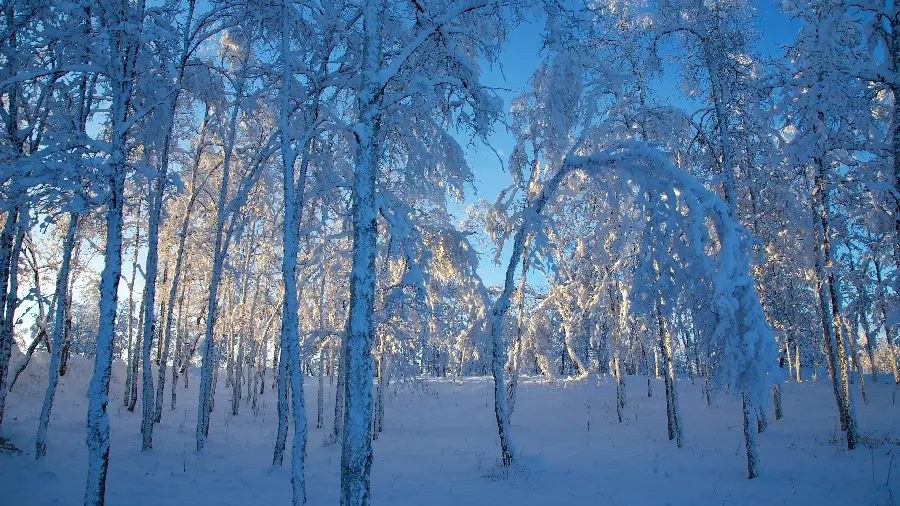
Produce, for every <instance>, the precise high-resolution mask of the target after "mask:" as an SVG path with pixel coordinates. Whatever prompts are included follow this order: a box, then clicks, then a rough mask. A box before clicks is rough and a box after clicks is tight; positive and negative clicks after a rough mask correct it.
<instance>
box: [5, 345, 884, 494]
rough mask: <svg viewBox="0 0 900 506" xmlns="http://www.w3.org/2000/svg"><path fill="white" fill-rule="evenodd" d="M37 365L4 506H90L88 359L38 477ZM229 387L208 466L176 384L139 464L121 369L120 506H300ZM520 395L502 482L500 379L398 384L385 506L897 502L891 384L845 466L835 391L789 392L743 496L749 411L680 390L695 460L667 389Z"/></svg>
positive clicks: (10, 409) (41, 360) (581, 385)
mask: <svg viewBox="0 0 900 506" xmlns="http://www.w3.org/2000/svg"><path fill="white" fill-rule="evenodd" d="M18 358H19V357H18V355H16V356H15V357H14V358H13V363H14V364H16V363H18ZM35 360H36V361H37V363H34V364H32V365H31V366H30V367H29V369H28V371H27V372H26V373H25V374H23V376H22V377H21V378H20V379H19V382H18V383H17V385H16V388H15V390H14V391H13V392H12V393H11V394H10V397H9V400H8V404H7V412H6V419H5V421H4V424H3V427H2V429H0V436H2V437H4V438H7V439H9V440H10V442H12V443H13V444H15V445H16V446H18V447H19V448H21V449H22V450H23V451H24V452H25V454H23V455H10V454H6V453H2V452H0V491H2V494H0V504H2V505H4V506H18V505H49V504H61V505H62V504H81V502H82V500H83V493H84V481H85V477H86V462H87V448H86V445H85V441H84V440H85V412H86V409H87V401H86V399H85V396H84V393H85V391H86V387H87V383H88V379H89V377H90V371H91V364H90V363H89V362H87V361H85V360H84V359H80V358H78V357H75V358H73V359H72V361H71V362H70V368H69V373H68V374H67V375H66V376H65V377H64V378H62V379H61V383H60V390H59V392H58V394H57V397H56V405H55V407H54V410H53V417H52V420H51V424H50V431H49V441H48V454H47V458H45V459H42V460H41V461H36V460H35V459H34V450H33V446H34V438H35V431H36V429H37V419H38V415H39V413H40V407H41V401H42V399H43V394H44V388H45V385H46V381H47V380H46V363H47V356H46V354H43V355H40V356H38V357H36V359H35ZM154 378H155V376H154ZM886 379H887V378H886ZM224 381H225V374H224V371H223V372H222V373H220V374H219V385H218V388H217V390H216V407H215V411H214V412H213V414H212V426H211V428H210V435H209V440H208V441H207V446H206V449H205V450H204V452H203V453H202V454H199V455H198V454H197V453H196V452H195V451H194V449H193V448H194V444H195V443H194V429H195V426H196V404H197V385H198V383H199V381H197V378H191V385H190V388H189V389H188V390H186V391H185V390H184V389H183V386H182V385H179V387H178V388H179V392H178V396H179V400H178V407H177V409H176V410H175V411H174V412H173V411H170V410H169V409H168V406H169V403H168V398H169V392H168V385H167V392H166V399H167V400H166V404H165V405H166V408H165V411H164V412H163V418H162V423H161V424H160V425H159V426H158V428H157V429H156V430H155V432H154V448H153V450H151V451H146V452H142V451H141V449H140V423H141V420H140V413H139V412H135V413H130V412H128V411H127V410H126V409H125V408H124V407H122V395H123V390H124V383H123V382H124V368H123V365H122V364H121V363H116V364H115V365H114V368H113V384H112V388H111V401H110V406H109V412H110V415H111V425H112V433H111V445H112V448H111V456H110V468H109V477H108V481H107V504H109V505H111V506H112V505H141V504H154V505H194V504H198V505H199V504H210V505H232V504H233V505H250V504H254V505H255V504H263V505H278V504H289V503H290V490H291V486H290V472H289V468H288V467H287V466H288V465H289V463H288V461H287V459H285V464H286V467H284V468H274V469H273V468H272V466H271V459H272V444H273V441H274V437H275V430H276V419H275V399H274V396H273V394H272V391H271V390H267V392H266V395H265V398H264V402H263V404H262V408H261V409H260V413H259V414H258V415H254V414H253V412H252V410H251V409H250V407H249V406H246V405H244V406H242V407H241V413H240V415H239V416H236V417H233V416H231V414H230V409H229V408H230V402H229V396H230V392H231V389H229V388H226V387H225V385H224ZM267 383H269V384H271V376H270V377H269V378H268V379H267ZM854 387H855V386H854ZM520 388H521V390H520V393H519V396H518V400H517V405H516V412H515V414H514V416H513V419H512V430H513V437H514V441H515V443H516V445H517V449H518V453H519V458H518V461H517V463H516V464H515V465H514V466H513V467H512V468H510V469H503V468H500V467H499V466H498V461H499V445H498V443H497V431H496V425H495V423H494V418H493V417H494V414H493V410H492V406H493V404H492V402H493V401H492V397H491V395H492V390H491V381H490V378H467V379H465V380H464V381H463V382H462V383H461V384H457V383H454V382H452V381H443V380H425V381H420V382H418V381H417V382H408V383H406V384H397V385H393V386H392V388H391V393H390V395H389V396H388V398H387V404H386V424H385V430H384V432H383V433H382V434H381V435H380V437H379V438H378V440H377V441H376V442H375V444H374V445H375V462H374V464H373V471H372V482H373V483H372V494H373V495H372V502H373V504H378V505H424V504H428V505H430V506H437V505H453V506H459V505H495V504H509V505H516V506H527V505H576V504H577V505H581V504H604V505H610V504H613V505H614V504H634V505H668V504H671V505H706V504H710V505H721V504H726V505H739V504H745V505H762V504H766V505H769V504H790V505H792V506H796V505H805V504H809V505H828V504H834V505H887V504H896V503H900V399H897V402H896V403H895V402H894V396H895V395H896V393H897V391H896V389H895V388H894V386H893V385H889V386H888V385H883V384H881V385H868V388H869V397H870V398H869V404H868V405H866V404H863V403H862V402H861V400H860V399H859V398H858V396H857V399H856V401H857V404H856V413H857V417H858V419H859V425H860V428H861V433H862V434H863V435H864V443H865V445H864V447H861V448H859V449H857V450H855V451H852V452H848V451H846V449H845V448H844V446H843V442H842V441H840V439H839V434H840V430H839V427H838V421H837V418H836V409H835V407H834V398H833V396H832V391H831V389H830V386H829V384H827V383H825V382H819V383H818V384H812V383H803V384H799V385H798V384H795V383H791V384H788V385H787V386H786V388H785V389H784V411H785V416H784V418H783V419H781V420H777V421H776V420H775V419H774V415H773V413H771V412H770V413H769V419H770V420H769V421H770V425H769V429H768V430H767V431H766V432H765V433H764V434H761V435H760V436H759V437H758V443H759V452H760V459H761V462H762V475H761V476H760V477H759V478H758V479H755V480H752V481H751V480H747V479H746V460H745V458H744V454H743V440H742V432H741V431H742V428H741V423H740V422H741V418H740V408H739V404H738V403H737V402H736V401H735V400H734V399H732V398H731V397H729V396H727V395H724V394H723V395H720V396H719V397H718V399H717V400H716V401H715V402H714V405H713V406H712V407H708V406H706V404H705V401H704V399H703V398H702V394H701V388H700V386H699V383H698V385H697V386H692V385H691V383H690V381H688V380H687V379H683V380H680V381H679V384H678V388H679V389H680V390H679V397H680V401H681V414H682V417H683V426H684V432H685V438H686V443H685V446H684V448H681V449H678V448H676V447H675V444H674V442H671V441H668V439H667V437H666V425H665V401H664V397H663V395H662V392H663V386H662V383H661V382H655V383H654V385H653V388H654V396H653V397H652V398H648V397H647V384H646V379H645V378H643V377H629V378H628V405H627V408H626V410H625V413H626V418H625V420H624V421H623V422H622V423H619V422H618V421H617V419H616V415H615V404H614V400H615V385H614V383H613V382H612V381H610V380H608V379H605V378H597V377H596V376H591V377H589V378H586V379H582V380H577V381H574V380H573V381H556V382H554V383H552V384H548V383H544V382H543V381H541V380H539V379H535V378H525V379H524V381H523V382H522V383H521V386H520ZM333 392H334V389H333V387H329V386H328V383H327V382H326V404H325V407H326V419H325V427H324V428H322V429H316V428H315V406H316V397H315V394H316V380H315V378H309V379H308V380H307V383H306V402H307V407H308V411H309V420H310V431H309V446H308V452H309V455H308V459H307V477H308V480H309V481H308V485H307V487H308V491H309V492H308V493H309V496H308V503H309V504H310V505H313V506H315V505H326V504H338V486H339V479H340V478H339V476H340V474H339V473H340V470H339V465H340V447H339V445H334V444H327V439H328V438H327V435H328V434H329V432H330V427H331V424H332V419H331V418H332V414H333ZM897 397H900V395H898V396H897ZM139 410H140V402H138V411H139ZM288 448H290V446H288ZM892 468H893V471H892Z"/></svg>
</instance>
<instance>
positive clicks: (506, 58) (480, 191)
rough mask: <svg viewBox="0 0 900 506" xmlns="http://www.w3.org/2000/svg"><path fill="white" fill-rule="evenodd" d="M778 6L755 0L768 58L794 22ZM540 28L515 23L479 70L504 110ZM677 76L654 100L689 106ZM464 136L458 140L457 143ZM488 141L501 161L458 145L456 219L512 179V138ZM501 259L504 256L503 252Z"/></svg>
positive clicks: (662, 83) (529, 64)
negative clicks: (461, 188)
mask: <svg viewBox="0 0 900 506" xmlns="http://www.w3.org/2000/svg"><path fill="white" fill-rule="evenodd" d="M780 4H781V1H780V0H761V1H759V2H757V4H756V5H757V14H758V18H757V27H756V29H757V32H758V34H759V37H760V40H759V42H758V44H757V50H758V51H759V52H760V53H762V54H766V55H770V56H773V57H777V56H780V55H781V54H782V53H783V51H782V49H781V47H782V46H784V45H786V44H790V43H791V42H793V39H794V37H795V35H796V33H797V26H796V24H795V23H792V22H791V20H790V19H789V18H788V17H787V16H786V15H784V14H782V13H781V12H780ZM542 29H543V21H535V22H531V23H526V24H522V25H520V26H519V27H517V28H516V29H515V30H513V31H512V32H511V33H510V34H509V40H508V41H507V44H506V45H505V47H504V51H503V54H502V55H501V58H500V65H494V66H493V67H492V68H484V69H482V70H483V72H484V74H483V82H484V83H485V84H487V85H489V86H495V87H498V88H506V89H509V91H501V92H500V96H501V97H502V98H503V99H504V101H505V106H506V108H507V109H508V108H509V104H510V101H511V100H512V99H513V98H514V97H516V96H517V95H519V94H520V93H521V92H522V91H524V90H525V88H526V87H527V85H528V78H529V77H530V76H531V73H532V72H533V71H534V69H535V67H537V64H538V63H539V62H540V60H541V55H540V50H541V30H542ZM677 80H678V76H677V75H675V73H674V72H667V73H666V75H663V76H662V77H661V78H659V79H658V81H657V83H655V86H654V88H655V91H656V93H657V95H658V97H659V98H660V100H662V101H664V102H666V103H670V104H673V105H678V106H680V107H685V108H691V106H690V105H689V101H688V100H687V98H686V97H685V96H684V95H683V94H681V93H680V91H678V87H677ZM467 140H468V139H462V138H461V139H460V142H466V141H467ZM489 140H490V143H491V146H492V147H493V148H494V150H496V151H497V153H499V154H500V157H501V158H502V163H501V161H500V160H499V159H498V158H497V154H495V153H494V151H492V150H491V149H490V148H489V147H487V146H484V145H482V144H480V143H477V144H476V145H464V146H463V147H464V148H465V149H466V159H467V160H468V162H469V165H470V166H471V167H472V169H473V171H474V172H475V177H476V183H475V190H474V191H468V192H466V200H465V202H463V203H462V205H459V206H453V208H454V209H453V210H454V212H455V213H456V214H457V216H459V217H460V218H462V216H463V215H464V213H465V208H466V207H467V206H468V205H469V204H471V203H473V202H475V201H477V200H479V199H484V200H487V201H488V202H493V201H494V199H495V197H496V196H497V194H498V193H499V192H500V190H502V189H503V188H505V187H507V186H508V185H509V184H511V183H512V178H511V177H510V175H509V173H508V172H506V170H505V164H506V161H507V158H508V156H509V153H510V152H511V151H512V149H513V147H514V146H515V139H514V138H513V136H512V135H511V134H510V133H509V132H507V131H506V129H505V128H504V127H503V126H502V125H498V127H497V128H496V131H495V132H494V133H493V135H491V136H490V138H489ZM476 247H477V245H476ZM483 253H484V254H483V255H482V257H481V265H480V266H479V274H480V275H481V277H482V279H483V280H484V282H485V284H486V285H493V284H499V283H501V282H502V280H503V270H504V269H505V265H500V266H497V265H494V264H493V263H492V262H491V259H492V258H493V251H484V252H483ZM503 257H504V259H507V258H509V257H508V255H507V254H504V255H503Z"/></svg>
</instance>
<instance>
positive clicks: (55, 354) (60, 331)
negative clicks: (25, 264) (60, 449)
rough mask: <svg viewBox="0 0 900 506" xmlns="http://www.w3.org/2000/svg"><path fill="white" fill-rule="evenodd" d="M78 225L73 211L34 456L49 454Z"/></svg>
mask: <svg viewBox="0 0 900 506" xmlns="http://www.w3.org/2000/svg"><path fill="white" fill-rule="evenodd" d="M77 226H78V217H77V215H75V214H74V213H70V214H69V227H68V230H67V232H66V238H65V242H64V243H63V252H62V265H61V266H60V268H59V277H58V278H57V282H56V291H57V293H56V316H55V317H54V321H53V351H52V353H51V354H50V366H49V367H48V368H47V376H48V378H47V392H46V394H45V395H44V405H43V407H42V408H41V416H40V418H39V421H38V430H37V437H36V439H35V452H34V454H35V458H38V459H40V458H41V457H45V456H47V426H48V425H49V424H50V411H51V410H52V409H53V398H54V397H55V396H56V384H57V381H58V380H59V366H60V361H61V359H62V341H63V338H64V337H65V325H66V323H65V310H66V301H67V300H68V298H69V294H68V289H69V266H70V265H71V260H72V247H73V244H74V243H75V229H76V227H77Z"/></svg>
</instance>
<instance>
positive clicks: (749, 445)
mask: <svg viewBox="0 0 900 506" xmlns="http://www.w3.org/2000/svg"><path fill="white" fill-rule="evenodd" d="M741 405H742V406H743V410H742V411H743V415H744V446H745V448H746V450H747V475H748V477H749V478H750V479H751V480H752V479H753V478H756V477H757V476H759V471H758V468H759V462H758V458H757V456H756V435H755V434H753V430H751V429H750V419H751V417H752V416H753V408H752V406H751V405H750V403H749V402H748V401H747V398H746V397H745V396H744V395H741Z"/></svg>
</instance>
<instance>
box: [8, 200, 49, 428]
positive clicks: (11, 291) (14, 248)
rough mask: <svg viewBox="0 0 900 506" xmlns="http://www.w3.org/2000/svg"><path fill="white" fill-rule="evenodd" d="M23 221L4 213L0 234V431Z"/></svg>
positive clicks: (16, 302)
mask: <svg viewBox="0 0 900 506" xmlns="http://www.w3.org/2000/svg"><path fill="white" fill-rule="evenodd" d="M20 214H21V215H20ZM22 215H24V216H25V217H24V218H23V216H22ZM26 221H27V211H25V210H22V209H19V208H18V207H16V208H14V209H13V210H11V211H9V212H8V214H7V216H6V224H5V225H4V226H3V232H0V311H3V318H2V319H0V320H2V321H0V427H2V426H3V413H4V411H5V410H6V394H7V392H8V388H7V386H6V385H7V376H8V374H9V359H10V357H11V356H12V347H13V333H14V330H15V323H16V318H15V314H16V307H17V306H18V305H19V296H18V292H19V254H20V252H21V251H22V240H23V239H24V237H25V226H24V225H23V223H24V222H26ZM4 271H5V272H4ZM48 345H49V343H48Z"/></svg>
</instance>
